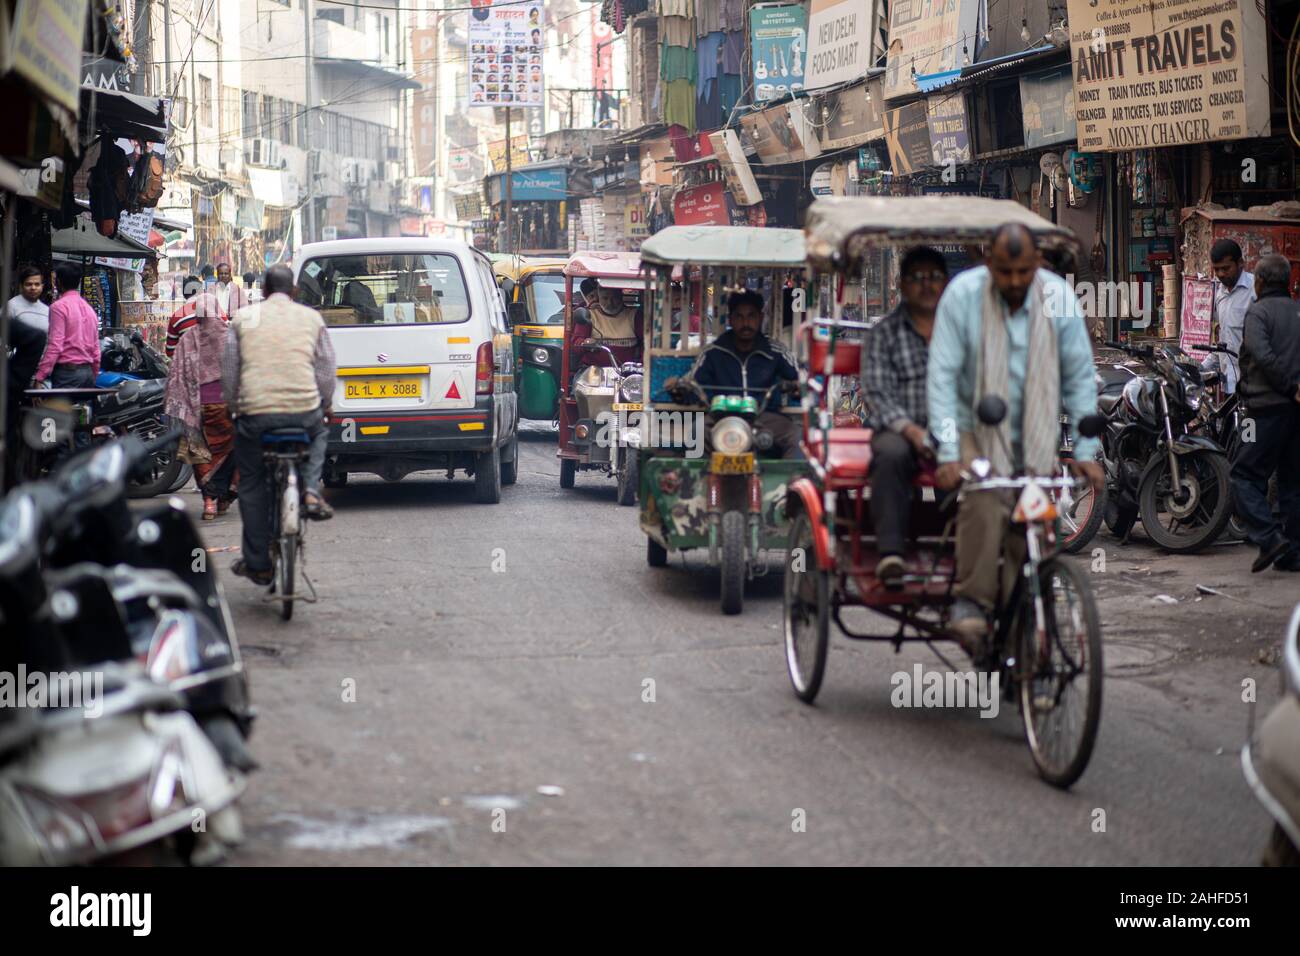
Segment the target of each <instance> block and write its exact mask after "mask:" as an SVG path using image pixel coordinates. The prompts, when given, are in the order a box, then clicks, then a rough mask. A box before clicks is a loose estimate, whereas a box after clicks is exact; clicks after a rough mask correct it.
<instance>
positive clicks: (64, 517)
mask: <svg viewBox="0 0 1300 956" xmlns="http://www.w3.org/2000/svg"><path fill="white" fill-rule="evenodd" d="M178 436H179V433H178V432H177V431H172V432H169V433H167V434H165V435H163V436H161V437H160V438H159V439H157V440H156V441H155V442H154V443H152V444H145V443H143V442H141V441H140V440H139V439H137V438H134V437H131V436H128V437H127V438H124V439H120V440H118V441H115V442H112V443H110V444H107V445H104V446H102V447H100V448H98V449H95V450H93V451H90V452H86V453H83V454H82V455H79V456H78V457H77V458H75V459H73V460H72V461H70V462H69V463H68V466H67V467H66V468H65V470H64V471H63V472H62V473H61V474H60V476H59V479H58V481H57V482H48V481H47V482H36V483H32V484H28V485H22V486H19V487H18V488H17V489H15V490H14V491H13V492H11V493H10V495H9V497H8V498H7V499H6V501H5V503H6V505H9V504H10V503H11V502H12V503H13V505H14V506H15V507H23V508H24V511H23V513H24V514H28V515H30V516H31V520H30V521H29V522H28V523H26V524H23V525H20V526H18V528H17V529H16V530H15V532H14V533H15V534H17V535H19V540H20V541H21V542H22V546H23V547H24V548H25V553H26V554H27V555H28V560H29V561H30V562H31V565H30V566H29V567H28V568H27V569H26V573H25V578H24V580H25V583H24V587H23V591H24V594H20V595H19V596H18V599H19V600H26V601H27V602H28V608H27V610H28V612H31V611H32V610H33V608H32V606H31V605H30V602H31V601H39V600H40V599H41V595H42V594H43V593H44V591H45V588H44V587H43V586H42V581H43V578H42V574H43V576H44V579H49V578H50V576H51V575H57V574H73V573H75V572H77V571H78V569H80V570H81V571H83V572H85V573H87V574H91V575H92V576H93V577H95V578H96V580H97V581H99V582H102V583H103V586H104V587H105V588H107V598H105V597H104V596H103V594H102V593H99V594H98V595H97V596H96V597H95V600H94V601H93V602H92V604H93V607H94V613H87V614H81V615H78V619H79V620H84V621H88V622H95V623H94V624H93V625H89V624H88V625H87V629H86V630H84V631H83V630H79V629H73V630H71V631H70V630H69V629H70V628H73V625H72V624H68V625H66V626H65V627H64V628H63V630H64V632H65V636H66V637H67V639H68V648H69V652H70V654H71V655H72V657H73V659H75V660H78V661H81V662H87V663H96V662H99V661H104V660H115V661H121V660H128V659H135V660H138V661H140V662H141V663H143V664H144V665H145V666H146V668H147V670H148V672H149V674H150V676H152V677H154V678H155V679H156V680H158V681H160V682H162V683H164V684H166V685H167V686H168V687H170V688H171V689H172V690H174V691H176V692H178V693H180V694H182V696H183V697H184V699H185V702H186V706H187V708H188V709H189V710H190V712H191V713H192V714H193V715H194V717H195V719H196V720H198V721H199V723H200V725H201V726H202V728H203V730H204V731H205V732H206V733H207V734H208V736H209V737H210V738H211V739H212V742H213V744H215V745H216V747H217V748H218V750H219V751H220V752H221V755H222V757H223V759H224V760H225V761H226V762H227V763H228V764H229V765H230V766H232V767H235V768H238V769H240V770H244V771H247V770H251V769H253V768H254V767H255V766H256V761H255V760H254V759H253V757H252V755H251V754H250V753H249V752H248V750H247V748H246V746H245V744H244V740H245V739H246V738H247V736H248V734H249V733H250V731H251V725H252V720H253V716H254V711H253V709H252V707H251V705H250V703H249V694H248V679H247V674H246V673H245V672H244V667H243V662H242V660H241V658H240V654H239V645H238V642H237V640H236V638H235V629H234V624H233V621H232V619H231V617H230V611H229V608H228V606H227V604H226V600H225V595H224V592H223V591H222V588H221V583H220V581H219V580H218V579H217V576H216V572H215V571H214V570H213V569H212V568H211V567H210V566H209V563H208V561H207V552H206V550H205V549H204V546H203V542H202V540H201V539H200V537H199V535H198V532H197V530H196V529H195V527H194V523H193V521H192V519H191V518H190V517H189V515H188V514H187V513H186V512H185V510H184V506H183V505H182V504H181V502H180V501H179V500H176V499H169V500H167V501H166V502H163V503H161V504H156V505H152V506H148V507H145V508H143V509H140V508H135V509H133V508H131V507H130V506H129V505H128V504H127V500H126V488H127V484H128V480H129V476H130V475H131V473H132V472H133V471H134V470H135V469H137V468H139V467H140V466H141V465H147V463H148V461H149V459H150V458H151V456H152V455H154V454H156V452H157V449H158V446H160V445H165V444H167V443H171V444H174V443H175V442H176V439H177V437H178ZM105 621H108V622H113V623H119V624H120V625H121V629H120V633H119V631H118V630H117V629H116V628H114V627H111V626H108V625H107V624H103V622H105ZM101 624H103V626H101ZM78 627H79V626H78Z"/></svg>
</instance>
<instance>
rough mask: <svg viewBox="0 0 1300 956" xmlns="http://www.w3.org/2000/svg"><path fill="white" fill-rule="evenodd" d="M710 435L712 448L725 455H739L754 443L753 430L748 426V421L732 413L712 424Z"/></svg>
mask: <svg viewBox="0 0 1300 956" xmlns="http://www.w3.org/2000/svg"><path fill="white" fill-rule="evenodd" d="M711 435H712V438H713V448H714V450H716V451H720V452H722V453H724V454H727V455H739V454H741V453H742V452H746V451H749V449H750V447H751V446H752V445H753V444H754V432H753V430H752V429H751V428H750V427H749V423H748V422H747V421H745V420H744V419H743V418H736V417H735V416H734V415H731V416H728V417H727V418H724V419H722V421H720V422H718V423H717V424H716V425H714V426H713V431H712V433H711Z"/></svg>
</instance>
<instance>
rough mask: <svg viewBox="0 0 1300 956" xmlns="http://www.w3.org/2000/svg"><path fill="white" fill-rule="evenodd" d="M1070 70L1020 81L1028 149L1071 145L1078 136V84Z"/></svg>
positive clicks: (1051, 71) (1048, 73)
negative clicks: (1076, 93) (1075, 106)
mask: <svg viewBox="0 0 1300 956" xmlns="http://www.w3.org/2000/svg"><path fill="white" fill-rule="evenodd" d="M1071 73H1072V70H1071V68H1070V67H1068V66H1059V67H1057V68H1056V69H1054V70H1044V71H1043V72H1042V73H1030V74H1027V75H1025V76H1022V77H1021V78H1020V108H1021V114H1022V117H1023V122H1024V130H1025V148H1026V149H1035V148H1037V147H1039V146H1051V145H1052V144H1053V143H1068V142H1071V141H1073V140H1074V138H1075V137H1076V136H1077V135H1078V127H1077V125H1076V124H1075V120H1074V81H1073V79H1072V78H1071Z"/></svg>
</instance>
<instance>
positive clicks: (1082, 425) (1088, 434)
mask: <svg viewBox="0 0 1300 956" xmlns="http://www.w3.org/2000/svg"><path fill="white" fill-rule="evenodd" d="M1105 430H1106V419H1105V418H1103V417H1102V416H1100V415H1085V416H1083V419H1082V420H1081V421H1080V422H1079V434H1080V435H1082V436H1083V437H1084V438H1096V437H1097V436H1098V435H1100V434H1101V433H1102V432H1103V431H1105Z"/></svg>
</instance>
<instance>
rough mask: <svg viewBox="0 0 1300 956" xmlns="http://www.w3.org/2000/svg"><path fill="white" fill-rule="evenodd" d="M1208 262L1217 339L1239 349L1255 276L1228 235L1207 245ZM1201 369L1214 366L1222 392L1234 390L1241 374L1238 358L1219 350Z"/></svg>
mask: <svg viewBox="0 0 1300 956" xmlns="http://www.w3.org/2000/svg"><path fill="white" fill-rule="evenodd" d="M1210 263H1211V264H1212V265H1213V267H1214V277H1215V279H1217V280H1218V282H1217V283H1216V284H1215V287H1214V321H1215V323H1216V324H1217V325H1218V329H1219V341H1220V342H1222V343H1223V344H1224V345H1226V346H1227V347H1228V348H1230V349H1232V351H1233V352H1236V353H1238V354H1240V352H1241V335H1242V330H1243V329H1244V328H1245V325H1246V310H1247V309H1248V308H1250V303H1251V301H1252V300H1253V299H1254V297H1255V277H1254V275H1252V274H1251V273H1249V272H1247V271H1246V270H1245V268H1244V267H1243V264H1242V259H1241V246H1239V245H1237V243H1236V242H1234V241H1233V240H1231V239H1220V240H1219V241H1218V242H1216V243H1215V244H1214V245H1213V246H1211V247H1210ZM1201 369H1202V370H1203V371H1215V370H1217V371H1218V372H1219V373H1220V375H1221V376H1222V379H1223V394H1225V395H1231V394H1232V393H1233V392H1235V391H1236V390H1237V379H1238V378H1240V377H1241V371H1240V366H1239V360H1238V359H1235V358H1233V357H1232V356H1231V355H1224V354H1223V353H1221V352H1213V353H1211V354H1210V355H1209V356H1208V357H1207V358H1206V359H1205V361H1203V362H1202V363H1201Z"/></svg>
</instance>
